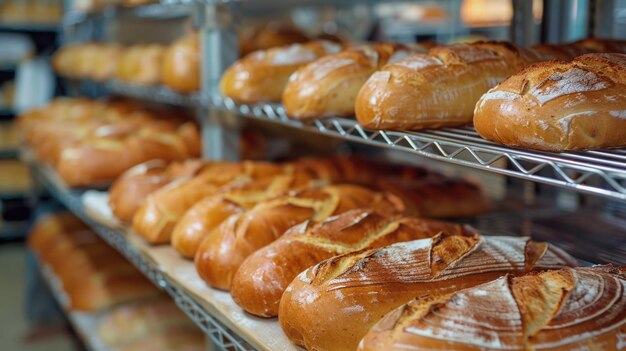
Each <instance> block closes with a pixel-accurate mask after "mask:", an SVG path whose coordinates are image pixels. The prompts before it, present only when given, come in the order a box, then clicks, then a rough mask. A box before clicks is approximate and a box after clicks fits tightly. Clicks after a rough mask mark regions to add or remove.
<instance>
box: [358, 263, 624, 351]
mask: <svg viewBox="0 0 626 351" xmlns="http://www.w3.org/2000/svg"><path fill="white" fill-rule="evenodd" d="M625 289H626V269H625V268H624V267H621V268H617V267H611V266H596V267H591V268H564V269H561V270H556V271H547V272H542V273H539V274H528V275H525V276H522V277H512V276H505V277H502V278H500V279H497V280H495V281H492V282H489V283H486V284H483V285H480V286H476V287H473V288H469V289H465V290H462V291H459V292H456V293H453V294H447V295H446V294H443V295H442V294H438V293H437V292H434V293H433V294H431V295H428V296H425V297H418V298H417V299H416V300H414V301H411V302H410V303H408V304H406V305H404V306H402V307H400V308H398V309H396V310H394V311H393V312H390V313H389V314H388V315H386V316H385V317H384V318H383V319H381V320H380V321H379V322H378V323H377V324H376V325H374V327H373V328H372V329H371V330H370V332H369V333H368V334H367V335H366V336H365V338H363V340H362V341H361V343H360V345H359V348H358V350H359V351H374V350H389V351H400V350H408V349H410V350H446V351H466V350H478V349H480V350H545V351H579V350H603V351H618V350H622V349H623V348H624V345H625V344H624V343H625V342H626V340H624V338H625V337H626V292H625Z"/></svg>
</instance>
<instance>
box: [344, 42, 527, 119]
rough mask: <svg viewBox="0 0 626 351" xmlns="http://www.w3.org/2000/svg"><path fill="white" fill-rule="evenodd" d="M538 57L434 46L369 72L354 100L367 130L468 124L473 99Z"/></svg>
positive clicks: (484, 46)
mask: <svg viewBox="0 0 626 351" xmlns="http://www.w3.org/2000/svg"><path fill="white" fill-rule="evenodd" d="M537 59H538V57H536V56H535V55H533V54H531V53H530V52H527V51H524V50H523V49H520V48H517V47H515V46H514V45H513V44H509V43H503V42H479V43H475V44H460V45H452V46H446V47H435V48H433V49H431V50H430V51H429V53H428V55H425V54H418V55H414V56H410V57H408V58H406V59H404V60H401V61H399V62H397V63H393V64H390V65H387V66H385V67H383V69H382V70H380V71H378V72H376V73H374V74H373V75H372V76H371V77H370V78H369V79H368V81H367V82H366V83H365V85H364V86H363V88H361V90H360V91H359V94H358V95H357V98H356V105H355V110H356V117H357V119H358V121H359V123H360V124H361V125H363V126H364V127H366V128H371V129H402V130H407V129H424V128H439V127H452V126H461V125H465V124H469V123H471V122H472V112H473V110H474V105H476V101H478V99H479V98H480V96H481V95H482V94H484V93H485V92H486V91H487V90H489V88H492V87H493V86H495V85H496V84H498V83H499V82H501V81H503V80H505V79H506V78H507V77H509V76H510V75H511V74H513V73H515V72H517V71H519V70H520V69H521V68H523V67H524V66H526V65H527V64H528V63H530V62H532V61H535V60H537Z"/></svg>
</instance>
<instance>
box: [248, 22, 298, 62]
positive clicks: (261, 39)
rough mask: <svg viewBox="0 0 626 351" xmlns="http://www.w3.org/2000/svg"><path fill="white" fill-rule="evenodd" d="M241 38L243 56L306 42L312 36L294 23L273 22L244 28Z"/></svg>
mask: <svg viewBox="0 0 626 351" xmlns="http://www.w3.org/2000/svg"><path fill="white" fill-rule="evenodd" d="M240 38H241V39H240V40H239V54H240V55H241V56H242V57H243V56H246V55H248V54H249V53H251V52H253V51H257V50H267V49H271V48H275V47H279V46H287V45H291V44H296V43H304V42H307V41H309V40H310V38H309V37H308V36H307V35H306V34H305V33H303V32H302V31H301V30H299V29H298V28H296V27H295V26H293V25H290V24H287V23H282V22H272V23H269V24H267V25H265V26H263V27H262V28H259V27H256V26H252V27H250V28H244V30H243V31H242V34H241V36H240Z"/></svg>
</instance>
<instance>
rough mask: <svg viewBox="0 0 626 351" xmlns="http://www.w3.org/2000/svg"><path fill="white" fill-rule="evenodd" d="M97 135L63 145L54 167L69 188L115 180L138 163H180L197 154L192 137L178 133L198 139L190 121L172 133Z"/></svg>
mask: <svg viewBox="0 0 626 351" xmlns="http://www.w3.org/2000/svg"><path fill="white" fill-rule="evenodd" d="M188 127H191V128H192V129H191V130H190V129H187V128H188ZM97 132H98V131H96V132H95V133H94V134H93V135H91V136H89V137H86V138H82V139H80V140H77V141H75V142H73V143H69V144H67V145H64V147H63V150H62V151H61V152H60V154H59V157H58V160H57V161H56V165H55V166H56V168H57V171H58V173H59V175H60V176H61V177H62V178H63V179H64V180H65V181H66V182H67V184H68V185H70V186H85V185H90V184H97V183H100V182H106V181H112V180H114V179H115V178H116V177H117V176H119V175H120V174H122V173H123V172H125V171H126V170H128V169H129V168H131V167H133V166H134V165H137V164H139V163H142V162H145V161H148V160H152V159H163V160H166V161H181V160H184V159H186V158H189V157H194V156H196V155H197V151H198V150H197V149H195V150H190V149H189V147H190V145H189V144H188V140H189V138H186V137H183V135H181V134H179V133H183V134H184V135H194V138H199V136H198V135H199V134H198V133H199V131H198V130H197V127H195V125H194V124H193V123H191V122H189V124H187V127H185V125H181V126H180V127H178V128H177V129H175V130H173V131H159V130H154V129H152V128H150V127H145V128H141V129H139V130H134V131H131V132H122V133H115V134H113V135H104V136H99V135H97V134H96V133H97ZM197 147H199V145H196V146H195V148H197Z"/></svg>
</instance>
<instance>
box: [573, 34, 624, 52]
mask: <svg viewBox="0 0 626 351" xmlns="http://www.w3.org/2000/svg"><path fill="white" fill-rule="evenodd" d="M570 45H571V46H576V47H579V48H582V49H583V50H587V51H588V52H595V53H618V54H626V40H620V39H602V38H585V39H581V40H579V41H575V42H573V43H571V44H570Z"/></svg>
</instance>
